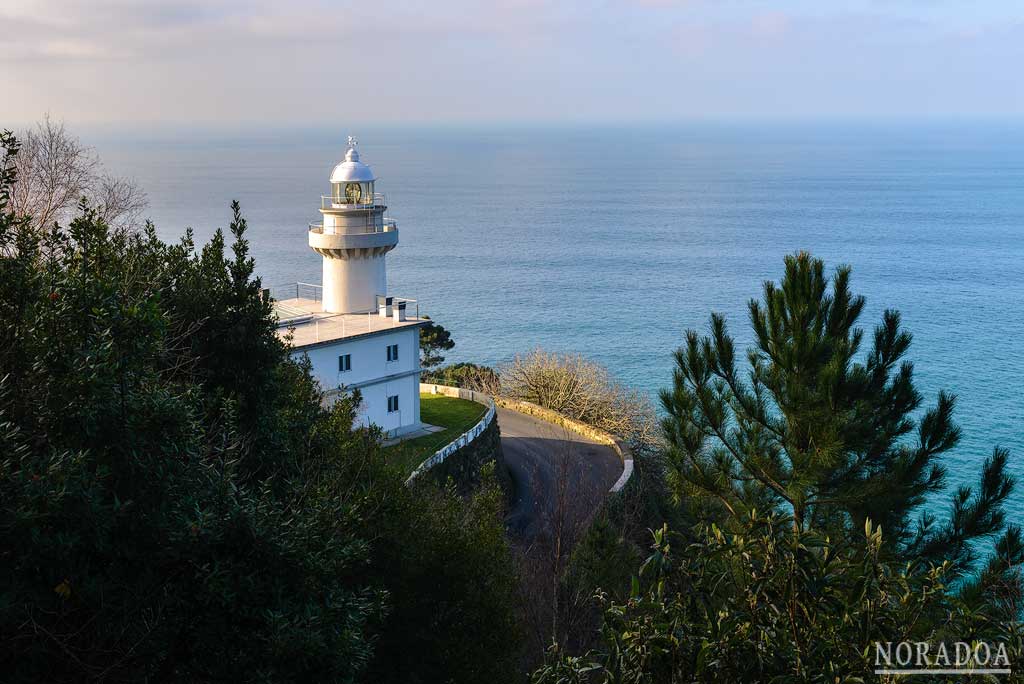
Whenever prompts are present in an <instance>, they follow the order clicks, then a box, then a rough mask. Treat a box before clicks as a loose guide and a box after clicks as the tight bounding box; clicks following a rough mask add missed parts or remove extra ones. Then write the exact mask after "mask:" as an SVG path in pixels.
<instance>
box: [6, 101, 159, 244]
mask: <svg viewBox="0 0 1024 684" xmlns="http://www.w3.org/2000/svg"><path fill="white" fill-rule="evenodd" d="M18 138H19V140H20V142H21V150H20V152H19V153H18V156H17V157H16V158H15V161H14V167H15V170H16V171H17V174H18V175H17V182H16V183H15V184H14V188H13V191H12V193H11V208H12V209H13V210H14V212H15V213H17V214H19V215H23V216H28V217H29V218H30V219H31V221H32V224H33V225H34V226H36V227H37V228H42V227H44V226H48V225H50V224H51V223H53V222H55V221H65V220H67V219H68V218H69V217H70V215H71V214H72V213H73V212H74V211H75V209H76V207H77V205H78V203H79V201H81V200H82V199H83V198H84V199H85V201H86V202H87V203H88V204H89V205H90V206H91V207H92V208H93V209H95V210H96V211H97V212H98V213H99V215H100V216H101V217H102V218H103V219H104V220H106V221H107V223H109V224H110V225H112V226H115V227H118V228H134V227H136V226H137V225H138V222H139V218H140V216H141V213H142V211H143V210H144V209H145V207H146V195H145V193H144V192H143V191H142V190H141V189H140V188H139V187H138V185H136V184H135V183H134V182H133V181H131V180H128V179H125V178H117V177H114V176H111V175H109V174H106V173H105V172H104V170H103V166H102V164H101V163H100V159H99V156H98V155H97V154H96V151H95V150H94V149H93V148H91V147H89V146H87V145H85V144H84V143H82V141H81V140H79V139H78V138H76V137H74V136H73V135H71V134H70V133H69V132H68V131H67V129H66V128H65V127H64V123H63V122H55V121H53V120H52V119H50V117H49V115H47V116H46V117H45V118H44V119H43V120H42V121H40V122H39V123H38V124H36V126H35V127H34V128H31V129H29V130H26V131H23V132H22V133H21V134H19V136H18Z"/></svg>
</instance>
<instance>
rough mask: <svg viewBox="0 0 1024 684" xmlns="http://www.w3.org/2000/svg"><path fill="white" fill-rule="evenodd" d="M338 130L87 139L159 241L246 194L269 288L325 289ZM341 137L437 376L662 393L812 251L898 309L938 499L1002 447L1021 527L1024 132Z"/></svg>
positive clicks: (740, 130)
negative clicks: (381, 206)
mask: <svg viewBox="0 0 1024 684" xmlns="http://www.w3.org/2000/svg"><path fill="white" fill-rule="evenodd" d="M349 132H350V131H348V130H346V129H344V128H339V129H338V130H335V131H326V130H317V131H314V130H303V131H299V130H291V131H273V132H261V133H242V132H230V133H220V134H217V133H201V134H196V133H194V132H192V131H177V132H170V131H161V132H149V133H138V132H134V133H128V134H125V133H123V132H118V133H117V134H114V133H111V132H104V133H93V134H91V135H89V136H87V137H88V140H89V142H91V143H93V144H95V145H96V147H97V149H98V150H99V152H100V154H101V156H102V157H103V159H104V160H105V161H106V162H107V164H108V166H109V167H110V168H111V170H112V171H114V172H116V173H119V174H124V175H129V176H133V177H135V178H136V179H137V180H138V181H139V182H140V183H141V184H142V186H143V187H144V188H145V189H146V191H147V192H148V193H149V197H150V207H149V212H148V214H149V216H150V217H151V218H152V219H153V220H154V221H155V223H156V224H157V226H158V228H159V231H160V233H161V235H162V236H163V237H164V238H167V239H172V238H175V237H177V236H179V235H180V234H181V232H182V230H183V229H184V228H185V227H186V226H192V227H193V228H194V229H195V233H196V236H197V238H198V239H200V240H205V239H207V238H209V236H210V235H211V234H212V232H213V230H214V229H215V228H217V227H224V226H226V225H227V223H228V221H229V220H230V209H229V206H228V205H229V202H230V200H232V199H238V200H239V201H240V202H241V203H242V207H243V210H244V212H245V215H246V216H247V218H248V220H249V226H250V232H249V237H250V240H251V242H252V250H253V253H254V255H255V257H256V260H257V265H258V269H259V272H260V273H261V274H262V276H263V279H264V283H265V284H268V285H275V284H281V283H287V282H294V281H296V280H302V281H307V282H317V283H318V282H320V258H319V257H318V256H317V255H315V254H314V253H313V252H312V251H311V250H310V249H309V247H308V246H307V245H306V224H307V223H308V222H309V221H313V220H316V219H317V218H318V216H319V214H318V212H317V208H318V207H319V196H320V194H322V193H326V192H327V190H328V183H327V178H328V175H329V173H330V170H331V168H332V167H333V165H334V164H335V163H336V162H337V161H338V160H339V159H340V158H341V156H342V154H343V151H344V139H345V135H346V134H348V133H349ZM352 132H354V133H356V134H357V135H359V138H360V142H361V144H360V149H361V152H362V156H363V160H364V161H366V162H367V163H369V164H371V165H372V166H373V168H374V171H375V172H376V174H377V176H378V179H379V180H378V186H377V189H378V191H382V192H385V193H387V195H388V203H389V205H390V211H389V214H390V215H391V216H393V217H395V218H396V219H397V220H398V223H399V229H400V231H401V242H400V244H399V246H398V248H397V249H396V250H395V251H393V252H392V253H391V254H389V256H388V275H389V280H390V283H389V284H390V287H391V290H392V293H393V294H397V295H401V296H407V297H414V298H416V299H418V300H419V301H420V302H421V304H422V306H423V307H424V310H425V311H426V312H427V313H429V314H430V315H431V316H432V317H434V318H435V319H436V320H438V321H440V322H442V323H443V324H444V325H445V326H446V327H447V328H449V329H450V330H451V331H452V333H453V336H454V338H455V339H456V341H457V346H456V349H455V350H454V351H453V353H452V354H451V355H450V357H449V358H450V359H451V360H473V361H479V362H484V363H498V362H501V361H504V360H507V359H509V358H510V357H511V356H512V355H513V354H515V353H516V352H521V351H528V350H530V349H532V348H534V347H538V346H541V347H544V348H546V349H550V350H557V351H581V352H583V353H585V354H586V355H588V356H590V357H593V358H595V359H597V360H598V361H600V362H602V363H603V364H605V365H607V366H608V368H609V369H611V371H612V372H613V373H614V374H615V375H616V376H617V377H618V378H620V379H621V380H622V381H624V382H626V383H629V384H631V385H634V386H637V387H639V388H642V389H643V390H646V391H648V392H651V393H652V394H653V393H655V392H656V391H657V390H658V389H659V388H661V387H665V386H667V385H668V384H669V383H670V381H671V359H670V352H671V351H672V349H674V348H675V347H676V346H678V345H679V344H680V342H681V340H682V334H683V331H684V330H685V329H687V328H694V327H695V328H701V329H703V328H705V326H706V324H707V319H708V315H709V314H710V313H711V312H712V311H719V312H722V313H724V314H725V315H726V316H727V317H728V320H729V321H730V323H731V328H732V331H733V333H734V334H735V335H736V337H737V338H738V340H739V341H741V342H743V343H744V345H745V344H746V343H747V342H749V340H750V333H749V326H748V323H747V313H746V304H747V301H748V300H749V299H750V298H751V297H754V296H758V295H759V294H760V291H761V284H762V282H763V281H764V280H766V279H778V278H779V277H780V275H781V272H782V258H783V255H785V254H788V253H791V252H793V251H796V250H809V251H811V252H812V253H814V254H815V255H817V256H820V257H823V258H824V259H825V260H826V263H827V264H828V265H829V266H834V265H836V264H839V263H847V264H850V265H852V266H853V286H854V289H855V291H857V292H859V293H861V294H864V295H865V296H866V297H867V300H868V306H867V309H866V312H865V315H864V317H863V318H862V324H863V326H864V327H865V328H866V329H867V330H868V331H870V330H871V328H872V327H873V326H874V324H875V323H876V322H877V321H878V320H879V318H880V315H881V312H882V311H883V310H884V309H885V308H896V309H899V310H900V311H901V312H902V313H903V317H904V323H905V326H906V328H907V329H909V330H910V331H911V332H913V334H914V344H913V347H912V349H911V352H910V355H909V356H910V358H911V360H913V361H914V362H915V364H916V376H917V381H918V385H919V387H920V389H921V390H922V391H923V393H924V394H925V396H926V397H927V398H928V399H929V401H930V402H931V401H934V397H935V395H936V394H937V393H938V391H939V390H940V389H949V390H952V391H954V392H955V393H956V394H957V395H958V396H959V405H958V411H957V417H958V419H959V422H960V423H961V425H962V427H963V430H964V439H963V441H962V443H961V446H960V447H959V448H958V449H957V451H956V453H955V454H954V455H953V456H952V457H951V458H950V459H949V460H948V461H947V463H948V465H949V469H950V474H951V483H952V484H960V483H970V482H973V480H975V479H976V474H977V472H978V464H980V462H981V460H982V459H984V458H985V457H986V456H987V455H988V454H989V453H991V450H992V447H993V446H994V445H1003V446H1006V447H1009V448H1010V449H1011V450H1012V452H1013V455H1012V467H1013V469H1014V471H1015V472H1016V473H1017V474H1018V476H1019V478H1020V479H1021V480H1022V482H1021V485H1020V487H1019V489H1018V491H1017V492H1016V493H1015V496H1014V502H1013V514H1012V516H1011V517H1012V518H1015V519H1017V520H1018V521H1022V520H1024V392H1022V383H1021V379H1022V374H1024V125H1011V124H993V123H991V122H989V123H985V124H971V123H958V124H929V125H910V124H850V125H838V124H829V125H824V124H821V125H781V124H780V125H761V126H754V125H712V124H693V125H687V126H679V127H664V128H645V129H630V128H625V127H623V128H606V129H597V128H591V129H574V128H557V129H556V128H522V129H498V128H491V129H455V128H387V129H372V130H367V129H364V130H357V131H352ZM944 502H945V499H942V500H940V502H936V504H939V503H941V505H942V506H943V507H944V506H945V503H944ZM936 512H938V513H941V512H942V509H941V508H940V509H939V510H937V511H936Z"/></svg>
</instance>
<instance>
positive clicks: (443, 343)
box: [420, 316, 455, 372]
mask: <svg viewBox="0 0 1024 684" xmlns="http://www.w3.org/2000/svg"><path fill="white" fill-rule="evenodd" d="M423 318H425V319H427V320H428V321H430V322H429V323H427V324H426V325H425V326H423V327H422V328H420V366H422V367H423V369H424V370H425V371H427V372H429V371H430V370H431V369H433V368H436V367H438V366H440V365H441V364H442V363H444V357H443V356H442V355H441V352H443V351H449V350H451V349H454V348H455V340H453V339H452V334H451V333H450V332H448V331H447V330H445V328H444V326H443V325H441V324H440V323H435V322H433V321H431V320H430V316H423Z"/></svg>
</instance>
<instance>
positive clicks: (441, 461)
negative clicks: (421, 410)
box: [405, 383, 507, 493]
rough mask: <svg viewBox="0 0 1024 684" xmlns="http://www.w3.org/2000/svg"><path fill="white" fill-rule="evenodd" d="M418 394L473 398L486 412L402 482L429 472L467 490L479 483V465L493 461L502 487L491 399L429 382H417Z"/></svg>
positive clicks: (499, 454) (496, 428)
mask: <svg viewBox="0 0 1024 684" xmlns="http://www.w3.org/2000/svg"><path fill="white" fill-rule="evenodd" d="M420 393H426V394H441V395H444V396H446V397H454V398H457V399H466V400H468V401H475V402H476V403H478V404H483V405H484V406H486V407H487V411H486V412H485V413H484V416H483V418H481V419H480V420H479V422H477V423H476V425H474V426H473V427H471V428H470V429H469V430H467V431H466V432H464V433H462V434H461V435H459V436H458V437H456V438H455V439H453V440H452V441H451V442H449V443H448V444H446V445H444V446H443V447H441V448H440V449H438V450H437V451H435V452H434V454H433V455H432V456H430V457H429V458H427V459H426V460H425V461H423V463H421V464H420V466H419V467H418V468H416V470H414V471H413V473H412V475H410V476H409V479H408V480H406V481H405V484H406V485H410V484H412V483H413V481H414V480H416V479H417V478H420V477H422V476H423V475H424V474H426V473H428V472H429V473H430V475H431V477H433V478H435V479H436V480H438V481H440V482H445V481H447V480H448V479H449V478H451V479H452V480H453V481H454V482H455V485H456V486H457V487H458V488H459V490H460V491H461V492H463V493H468V492H469V491H472V490H473V489H474V488H475V487H476V485H477V484H479V479H480V469H481V468H482V467H483V465H484V464H486V463H490V462H492V461H493V462H495V463H497V468H498V478H499V480H500V481H502V486H503V487H504V486H505V483H504V480H505V479H507V477H505V474H504V472H503V471H504V468H503V465H504V464H503V463H502V459H501V433H500V431H499V427H498V422H497V421H496V420H495V419H494V417H495V403H494V400H493V399H492V398H491V397H490V396H489V395H487V394H483V393H482V392H474V391H472V390H467V389H462V388H459V387H448V386H447V385H435V384H430V383H420Z"/></svg>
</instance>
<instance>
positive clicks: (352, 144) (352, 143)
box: [348, 135, 359, 150]
mask: <svg viewBox="0 0 1024 684" xmlns="http://www.w3.org/2000/svg"><path fill="white" fill-rule="evenodd" d="M358 143H359V141H358V140H356V137H355V136H354V135H350V136H348V147H349V149H350V150H354V149H355V148H356V144H358Z"/></svg>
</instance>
